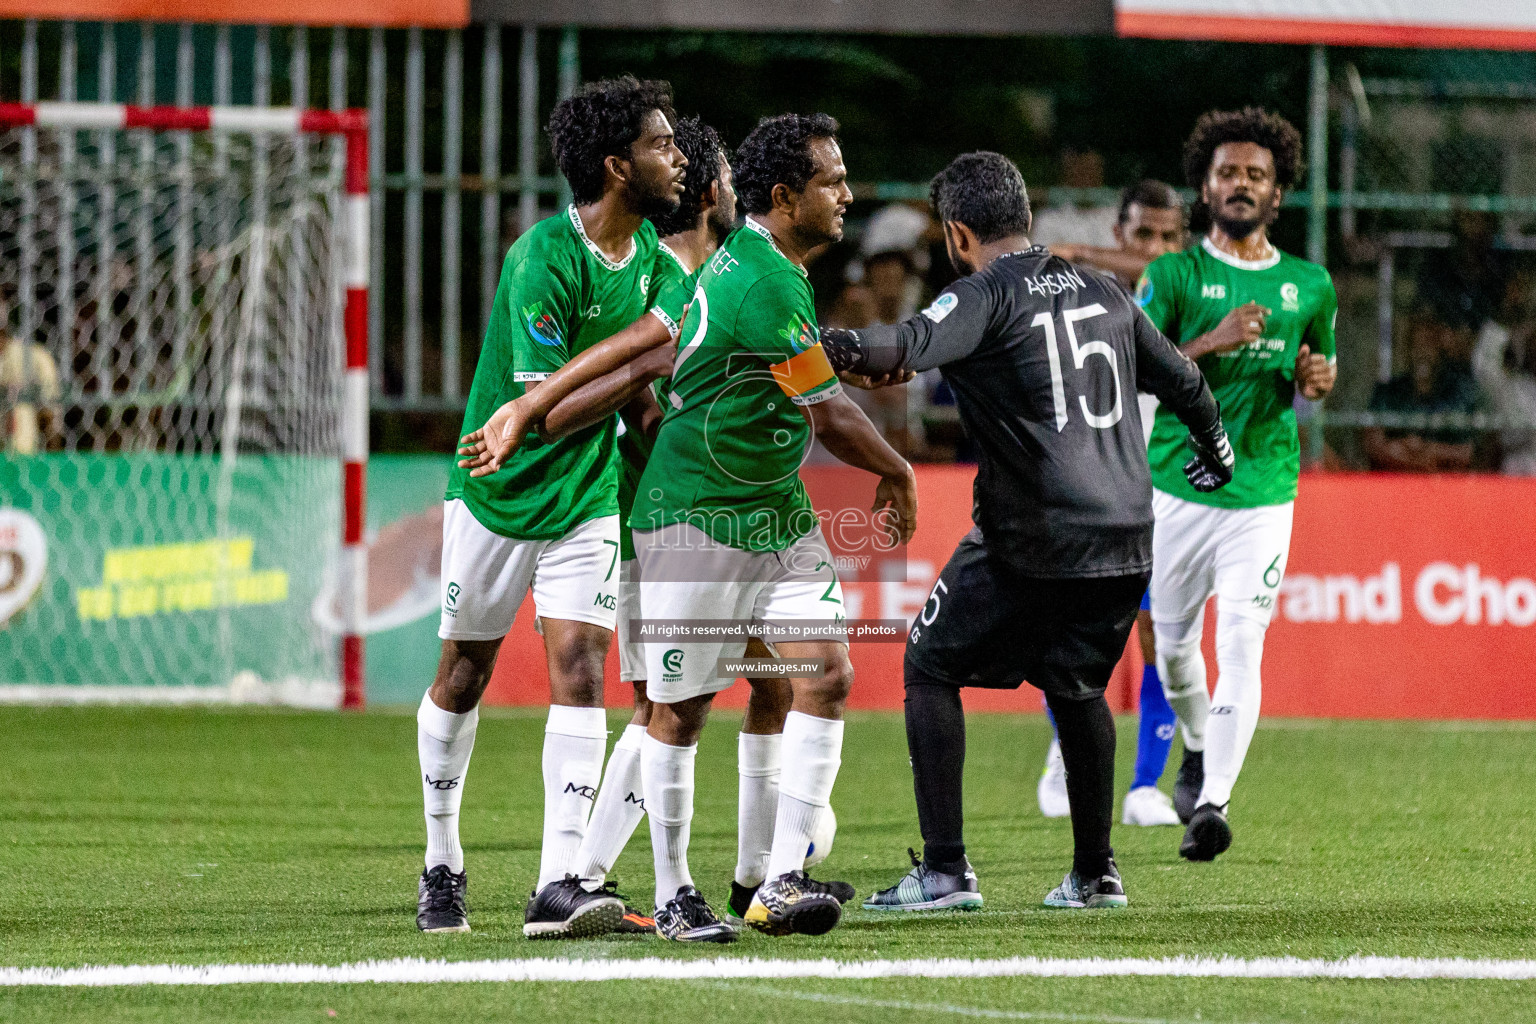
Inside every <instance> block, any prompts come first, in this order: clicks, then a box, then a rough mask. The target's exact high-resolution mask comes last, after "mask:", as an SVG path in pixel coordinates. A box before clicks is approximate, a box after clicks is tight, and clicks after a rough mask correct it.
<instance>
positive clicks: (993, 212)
mask: <svg viewBox="0 0 1536 1024" xmlns="http://www.w3.org/2000/svg"><path fill="white" fill-rule="evenodd" d="M928 198H929V201H930V202H932V203H933V212H934V213H935V214H937V215H938V218H939V220H941V221H953V222H954V223H957V224H964V225H965V226H966V227H968V228H970V229H971V230H972V231H974V232H976V239H977V241H979V242H981V243H982V244H983V245H986V244H987V243H989V242H996V241H998V240H999V239H1003V238H1008V237H1010V236H1013V235H1025V234H1028V233H1029V223H1030V219H1031V214H1030V210H1029V190H1028V189H1027V188H1025V187H1024V176H1023V175H1022V174H1020V173H1019V169H1018V167H1016V166H1015V165H1014V163H1013V161H1012V160H1009V159H1008V158H1007V157H1005V156H1003V155H1002V154H1001V153H991V152H988V151H986V150H981V151H979V152H975V153H962V154H961V155H959V156H957V157H955V158H954V159H953V160H951V161H950V162H949V166H948V167H945V168H944V169H943V170H942V171H940V172H939V173H938V174H936V175H934V176H933V181H932V183H930V184H929V186H928Z"/></svg>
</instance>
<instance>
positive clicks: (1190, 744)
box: [1157, 608, 1211, 750]
mask: <svg viewBox="0 0 1536 1024" xmlns="http://www.w3.org/2000/svg"><path fill="white" fill-rule="evenodd" d="M1200 614H1201V615H1202V616H1203V615H1204V614H1205V609H1203V608H1202V609H1201V610H1200ZM1199 623H1200V620H1198V619H1197V620H1196V624H1195V626H1194V627H1193V628H1179V627H1175V628H1172V629H1169V630H1167V631H1165V630H1164V629H1163V628H1162V627H1161V626H1160V627H1158V629H1157V674H1158V675H1159V676H1161V677H1162V680H1163V695H1164V696H1165V697H1167V698H1168V703H1169V704H1170V705H1171V706H1172V707H1173V713H1174V714H1176V715H1178V716H1179V729H1180V730H1181V731H1182V732H1183V733H1184V749H1185V750H1204V749H1205V727H1206V721H1207V719H1208V718H1209V717H1210V713H1211V694H1210V691H1209V690H1207V689H1206V685H1205V655H1204V654H1201V653H1200V628H1199Z"/></svg>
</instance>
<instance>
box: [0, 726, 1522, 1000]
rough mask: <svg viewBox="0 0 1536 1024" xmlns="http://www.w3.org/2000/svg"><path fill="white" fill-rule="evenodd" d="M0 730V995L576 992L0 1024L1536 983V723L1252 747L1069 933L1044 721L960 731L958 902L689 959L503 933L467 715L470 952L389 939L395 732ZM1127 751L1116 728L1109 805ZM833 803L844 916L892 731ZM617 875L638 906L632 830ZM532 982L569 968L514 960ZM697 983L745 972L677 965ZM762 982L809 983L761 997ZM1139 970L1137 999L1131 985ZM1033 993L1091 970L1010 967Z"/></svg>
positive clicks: (1176, 996)
mask: <svg viewBox="0 0 1536 1024" xmlns="http://www.w3.org/2000/svg"><path fill="white" fill-rule="evenodd" d="M0 721H3V722H4V725H3V727H0V738H3V742H4V748H5V769H4V771H3V773H0V776H3V778H4V780H5V784H4V786H3V787H0V818H3V820H4V821H5V824H6V829H5V834H4V836H3V837H0V866H3V872H0V876H3V879H4V886H3V889H0V968H3V969H9V968H38V967H55V968H74V967H81V966H85V965H103V964H116V965H159V964H178V965H228V964H256V965H274V964H299V965H341V964H356V963H360V962H363V961H381V960H385V961H387V960H393V959H396V958H424V959H425V960H426V961H428V964H426V965H425V966H424V967H423V966H421V965H417V967H416V968H415V969H416V970H417V971H418V973H419V972H420V971H422V970H426V971H427V972H428V973H431V972H434V971H435V972H437V973H442V969H441V968H439V967H438V966H437V965H436V964H435V963H434V962H435V961H439V960H445V959H446V960H449V961H512V962H514V963H511V964H507V963H503V964H501V966H499V967H496V968H495V970H496V971H499V972H500V973H499V974H497V975H496V976H499V977H506V976H518V975H519V974H528V973H532V974H534V975H535V976H537V977H551V976H552V977H569V978H571V979H572V980H570V981H567V982H549V981H505V982H460V983H442V984H404V983H398V984H394V983H377V982H376V981H360V982H354V983H335V982H316V983H306V984H287V983H271V982H268V983H243V984H221V985H196V986H193V985H174V986H166V985H137V986H111V987H55V986H43V985H34V984H15V985H9V986H7V987H3V988H0V1020H5V1021H51V1020H92V1021H104V1020H143V1021H162V1020H173V1019H174V1020H176V1021H178V1022H184V1021H202V1020H208V1021H230V1020H261V1021H284V1022H286V1021H317V1022H324V1021H330V1020H340V1021H345V1020H358V1021H395V1020H402V1021H403V1020H429V1019H430V1020H434V1021H436V1020H457V1019H464V1020H480V1019H497V1020H543V1019H550V1020H560V1021H569V1022H571V1024H576V1022H582V1021H596V1020H613V1021H626V1022H635V1024H640V1022H646V1021H658V1022H660V1021H668V1022H688V1024H693V1022H708V1021H757V1020H763V1021H778V1020H786V1019H798V1020H804V1021H811V1020H835V1021H845V1020H846V1021H881V1022H885V1024H891V1022H898V1021H916V1020H935V1021H965V1020H971V1019H982V1020H1029V1021H1106V1022H1145V1024H1152V1022H1173V1021H1179V1022H1184V1021H1201V1022H1271V1021H1359V1020H1373V1021H1448V1020H1468V1021H1474V1020H1476V1021H1484V1020H1498V1021H1500V1022H1501V1024H1505V1022H1512V1021H1524V1020H1533V1021H1536V981H1509V980H1447V979H1438V978H1437V979H1412V978H1394V979H1386V980H1384V979H1379V978H1343V979H1341V978H1322V977H1314V976H1309V975H1314V974H1316V973H1318V970H1320V969H1328V964H1327V963H1323V964H1322V965H1321V967H1319V966H1318V965H1319V962H1332V963H1334V964H1335V965H1336V964H1337V962H1338V961H1344V960H1347V959H1348V958H1351V957H1395V958H1410V959H1408V960H1405V961H1399V964H1400V965H1401V964H1406V965H1407V968H1406V969H1407V972H1408V973H1412V971H1413V969H1414V965H1415V964H1418V963H1420V962H1421V959H1422V958H1465V959H1467V960H1473V961H1494V962H1497V963H1492V964H1488V963H1484V964H1483V966H1482V967H1480V968H1479V970H1481V971H1484V972H1485V973H1486V972H1490V971H1491V972H1493V973H1497V972H1498V971H1500V970H1509V969H1513V970H1515V971H1516V972H1518V973H1523V974H1524V976H1525V977H1530V976H1531V973H1532V971H1531V965H1530V964H1526V965H1524V966H1521V965H1513V968H1511V965H1509V964H1508V962H1509V961H1529V960H1532V959H1533V958H1536V756H1533V755H1536V729H1533V728H1531V727H1530V725H1528V724H1524V723H1509V724H1486V725H1485V724H1479V723H1459V724H1457V723H1445V724H1436V723H1411V724H1410V723H1386V722H1380V723H1376V722H1303V721H1275V722H1264V723H1261V725H1260V729H1259V733H1258V736H1257V738H1256V739H1255V741H1254V745H1253V750H1252V753H1251V754H1250V755H1249V758H1248V763H1247V766H1246V768H1245V769H1244V773H1243V778H1242V780H1241V781H1240V783H1239V785H1238V790H1237V794H1236V799H1235V801H1234V805H1233V813H1232V822H1233V828H1234V831H1235V834H1236V840H1235V843H1234V845H1233V848H1232V850H1231V851H1230V852H1229V853H1227V854H1226V855H1224V856H1223V857H1221V858H1220V859H1219V860H1217V861H1216V862H1215V863H1213V864H1204V865H1193V864H1188V863H1185V862H1183V861H1182V860H1180V859H1179V857H1178V854H1177V846H1178V841H1179V837H1180V834H1181V833H1180V831H1179V830H1178V829H1173V828H1154V829H1144V828H1128V827H1124V826H1120V825H1118V824H1117V825H1116V827H1115V833H1114V843H1115V849H1116V855H1117V859H1118V861H1119V864H1120V868H1121V871H1122V873H1123V875H1124V877H1125V882H1126V890H1127V893H1128V895H1129V897H1130V901H1131V905H1130V907H1129V908H1128V909H1126V910H1121V911H1103V912H1071V911H1049V910H1045V909H1043V908H1042V907H1041V906H1040V899H1041V897H1043V896H1044V895H1045V893H1046V891H1047V890H1049V889H1050V888H1051V886H1053V885H1054V884H1056V883H1057V882H1059V881H1060V880H1061V876H1062V874H1063V873H1064V872H1065V871H1066V870H1067V868H1068V866H1069V863H1070V849H1071V833H1070V826H1069V825H1068V823H1067V822H1066V821H1065V820H1059V821H1047V820H1045V819H1043V818H1041V816H1040V814H1039V812H1038V810H1037V809H1036V806H1035V781H1036V778H1037V776H1038V773H1039V770H1040V765H1041V762H1042V758H1043V754H1044V750H1045V747H1046V743H1047V741H1048V738H1049V736H1048V726H1047V724H1046V722H1045V720H1044V719H1043V718H1042V717H1041V716H1037V715H1036V716H1006V715H977V716H973V717H972V718H971V720H970V729H969V763H968V768H967V778H966V794H967V801H968V814H967V841H968V845H969V849H970V854H971V859H972V861H973V863H974V864H975V866H976V868H977V871H978V873H979V875H980V878H981V886H982V892H983V894H984V895H985V897H986V905H985V907H984V908H982V909H981V910H979V911H976V912H973V913H960V914H952V915H949V916H937V917H915V916H914V917H905V916H886V915H877V914H873V913H868V912H865V911H862V910H858V909H856V904H850V906H849V908H848V912H847V913H846V914H845V917H844V919H843V924H842V925H841V926H840V927H839V928H838V929H837V930H836V931H835V932H833V933H832V934H831V935H828V936H825V937H822V938H804V937H794V938H789V939H777V940H775V939H769V938H766V937H763V936H759V935H755V934H753V935H748V936H747V937H745V938H744V939H743V940H742V941H741V942H738V943H736V944H735V945H733V946H726V947H708V948H703V949H700V948H682V947H678V946H675V945H670V944H665V943H662V942H660V941H658V940H656V939H654V938H636V937H617V936H614V937H609V938H604V939H598V940H592V941H585V942H571V943H534V942H529V941H526V940H525V939H523V937H522V934H521V924H522V916H521V915H522V908H523V904H524V902H525V900H526V898H527V895H528V890H529V888H530V887H531V885H532V881H533V877H534V874H535V869H536V862H537V859H538V854H539V832H540V825H541V810H540V807H541V795H540V786H539V783H538V776H539V770H540V769H539V763H540V747H541V742H542V727H543V715H542V712H537V713H536V712H496V711H488V712H487V713H486V714H485V716H484V717H483V718H482V721H481V724H480V729H479V733H478V737H477V740H476V746H475V755H474V761H473V763H472V765H471V769H470V773H469V778H468V780H467V783H466V794H465V801H464V818H463V836H464V843H465V848H466V851H467V858H468V870H469V876H470V890H469V906H470V912H471V913H470V920H471V924H472V926H473V928H474V931H473V932H472V933H471V934H469V935H442V936H423V935H420V934H418V933H417V932H416V930H415V927H414V921H413V917H414V912H415V893H416V875H417V874H418V873H419V872H420V869H421V852H422V846H423V834H422V825H421V804H420V792H419V788H418V784H417V781H416V780H417V766H416V744H415V728H416V727H415V719H414V717H413V716H412V715H410V714H392V713H388V712H375V713H369V714H364V715H334V714H304V713H288V712H278V711H266V710H252V711H246V710H161V709H68V708H63V709H26V708H6V709H4V710H3V712H0ZM621 722H622V719H621V718H614V719H613V720H612V722H611V724H612V726H613V727H614V728H618V727H619V726H620V723H621ZM735 724H736V717H735V713H733V712H723V711H722V712H718V713H717V714H716V715H715V718H714V720H713V722H712V723H711V725H710V726H709V727H708V728H707V729H706V730H705V733H704V737H703V740H702V742H701V746H700V753H699V761H698V765H699V772H698V778H699V788H698V795H697V807H696V814H695V819H694V826H693V838H692V847H691V860H692V863H693V870H694V876H695V880H696V882H697V883H698V885H699V887H700V888H701V889H702V890H703V891H704V893H705V894H706V895H707V896H708V897H709V898H710V899H711V901H712V902H714V903H715V905H716V906H717V907H722V906H723V901H724V897H725V895H726V893H727V890H728V882H729V877H730V871H731V867H732V865H733V863H734V860H735V827H736V824H735V823H736V818H735V800H736V773H735V765H734V762H735ZM1134 729H1135V721H1134V719H1133V718H1125V719H1122V720H1121V722H1120V758H1119V770H1120V773H1119V777H1120V778H1121V779H1122V780H1124V779H1128V778H1129V775H1128V772H1129V769H1130V760H1131V756H1132V754H1133V753H1134V749H1133V748H1134V743H1135V734H1134ZM610 738H611V737H610ZM1175 757H1177V753H1175ZM1167 785H1168V783H1167V782H1166V781H1165V787H1166V786H1167ZM1120 788H1121V789H1122V791H1123V785H1121V787H1120ZM833 803H834V806H835V807H836V810H837V813H838V819H839V831H838V835H837V841H836V845H835V847H834V849H833V852H832V855H831V857H830V858H829V860H828V861H827V862H826V864H825V865H823V866H822V868H821V869H820V871H819V872H818V873H819V874H820V875H823V876H826V877H838V878H844V879H847V880H849V881H851V882H853V883H854V884H855V885H856V886H857V887H858V890H859V895H860V898H862V897H863V896H865V895H867V894H868V893H869V892H870V891H872V890H874V889H876V888H883V887H885V886H887V885H891V884H893V883H894V882H895V881H896V880H897V878H899V877H900V875H901V874H902V873H903V872H904V871H905V870H906V867H907V861H906V853H905V851H906V848H907V847H908V846H916V845H919V840H918V834H917V825H916V817H915V812H914V809H913V803H912V794H911V775H910V771H909V769H908V767H907V754H906V743H905V738H904V732H903V728H902V723H901V719H900V717H899V716H897V715H889V714H860V715H855V716H852V717H851V718H850V721H849V727H848V731H847V740H846V745H845V747H844V751H843V766H842V771H841V774H840V775H839V778H838V783H837V790H836V793H835V795H834V798H833ZM1116 820H1117V821H1118V808H1117V818H1116ZM615 875H616V876H617V878H618V879H619V882H620V885H621V889H622V890H623V891H625V892H627V893H628V894H629V895H630V897H631V900H632V902H634V903H636V904H645V905H648V900H649V898H650V892H651V877H652V876H651V867H650V843H649V839H648V837H647V833H646V830H645V825H644V824H642V826H641V828H640V830H639V831H638V832H637V833H636V836H635V839H634V840H633V841H632V842H631V844H630V848H629V850H627V851H626V853H625V855H624V857H623V858H622V859H621V860H620V862H619V865H618V868H617V870H616V872H615ZM561 957H567V958H571V959H572V960H574V961H577V962H574V963H553V964H551V963H543V964H535V965H529V964H527V963H517V962H526V961H530V960H547V959H548V958H561ZM714 957H725V958H730V959H731V960H732V961H739V960H751V961H754V962H755V963H754V964H749V965H742V964H737V969H736V970H735V971H729V970H725V969H718V968H716V967H715V966H713V965H709V964H705V963H702V961H706V960H710V959H712V958H714ZM1028 957H1035V958H1042V959H1041V961H1039V962H1037V963H1036V965H1035V966H1033V967H1031V966H1028V963H1030V962H1024V961H1019V962H1020V963H1025V964H1026V966H1024V967H1021V968H1020V970H1022V971H1025V972H1026V974H1025V975H1024V976H1006V977H970V976H963V974H964V970H965V968H964V966H963V965H960V966H958V967H957V966H955V965H946V964H935V963H933V961H949V960H956V959H958V960H970V959H973V958H974V959H979V960H987V961H994V962H996V961H1000V960H1005V959H1007V958H1028ZM1177 957H1186V958H1222V957H1227V958H1235V961H1236V962H1235V963H1229V964H1228V967H1227V968H1226V969H1227V970H1228V973H1230V974H1234V975H1239V976H1232V977H1209V976H1206V977H1183V976H1168V968H1167V967H1166V965H1165V966H1162V967H1157V966H1156V965H1158V964H1162V962H1163V961H1165V960H1167V959H1168V958H1177ZM1092 958H1100V960H1106V959H1107V960H1111V961H1119V964H1118V965H1116V964H1107V965H1106V964H1103V963H1099V964H1097V965H1093V964H1089V963H1088V962H1089V961H1090V960H1091V959H1092ZM1260 958H1296V959H1295V960H1273V961H1270V960H1267V959H1266V960H1265V961H1264V962H1269V963H1272V964H1279V965H1281V968H1283V969H1284V970H1287V971H1291V972H1293V973H1298V974H1300V975H1302V976H1300V977H1295V978H1286V979H1279V978H1272V977H1271V978H1265V977H1244V976H1240V975H1243V974H1245V973H1253V972H1254V971H1255V970H1257V966H1258V965H1259V964H1260ZM629 960H634V961H637V962H636V963H635V964H633V965H629V964H628V963H627V961H629ZM785 960H797V961H800V963H799V964H798V965H789V966H791V967H795V968H796V969H797V970H798V971H799V973H809V974H813V975H820V976H815V977H791V976H784V977H773V976H772V974H773V973H774V963H773V962H772V961H785ZM823 960H830V961H842V962H857V963H858V964H860V965H861V966H860V967H858V968H857V969H858V970H862V971H866V972H869V973H873V974H879V973H882V972H885V973H889V972H890V970H892V969H894V968H892V966H891V962H893V961H902V962H905V964H904V965H903V966H900V968H899V969H900V970H903V971H908V972H912V971H916V972H919V973H928V974H937V975H941V976H935V977H921V976H894V977H879V976H873V977H868V976H867V977H863V978H848V977H831V976H828V975H832V974H836V973H837V972H838V970H839V968H838V967H837V965H836V964H835V963H816V962H813V961H818V962H819V961H823ZM761 961H770V962H769V963H767V964H763V963H761ZM616 962H617V963H616ZM1049 962H1059V963H1058V964H1057V966H1055V967H1051V966H1050V963H1049ZM1149 962H1150V963H1151V964H1153V966H1154V968H1155V969H1156V970H1157V971H1159V972H1160V973H1157V974H1151V975H1148V974H1146V973H1145V971H1146V970H1147V969H1148V963H1149ZM1200 962H1201V963H1204V964H1206V970H1207V971H1209V970H1210V969H1211V967H1210V962H1209V960H1202V961H1200ZM690 964H691V965H692V967H693V970H692V973H694V974H697V975H702V976H701V977H693V978H690V979H688V980H582V979H591V978H595V977H598V976H600V975H601V974H602V973H603V972H604V971H608V972H610V973H614V972H617V973H624V971H625V970H626V969H631V968H632V969H633V970H641V971H648V972H651V976H652V977H653V978H658V977H659V978H663V979H664V978H666V977H668V975H669V972H671V973H676V972H682V971H686V970H688V969H689V966H690ZM1309 964H1310V965H1311V966H1308V965H1309ZM871 965H872V966H871ZM1041 965H1044V966H1041ZM1074 965H1075V966H1074ZM481 966H482V967H485V965H483V964H482V965H481ZM409 968H410V965H395V966H390V965H382V966H378V967H376V968H374V969H373V970H374V971H375V974H378V975H380V976H393V975H390V972H392V971H403V970H406V969H409ZM487 969H488V968H487ZM1042 971H1044V972H1045V973H1054V974H1062V973H1063V972H1072V971H1075V972H1077V973H1080V974H1081V973H1087V974H1091V975H1094V976H1048V977H1039V976H1032V974H1031V973H1030V972H1033V973H1041V972H1042ZM1136 971H1141V972H1143V973H1140V974H1138V973H1132V972H1136ZM632 972H633V971H632ZM733 973H734V974H737V975H740V974H749V975H756V976H749V977H740V976H737V977H731V976H729V975H731V974H733ZM779 973H792V972H790V971H787V970H784V969H780V971H779ZM984 973H985V972H984ZM1261 973H1262V972H1261ZM1271 973H1273V972H1271ZM1346 973H1347V972H1346ZM1356 973H1362V972H1360V971H1357V972H1356ZM1367 973H1368V972H1367ZM36 977H38V975H36V974H19V973H17V972H14V971H12V972H8V974H3V975H0V978H8V980H10V981H16V980H28V979H35V978H36Z"/></svg>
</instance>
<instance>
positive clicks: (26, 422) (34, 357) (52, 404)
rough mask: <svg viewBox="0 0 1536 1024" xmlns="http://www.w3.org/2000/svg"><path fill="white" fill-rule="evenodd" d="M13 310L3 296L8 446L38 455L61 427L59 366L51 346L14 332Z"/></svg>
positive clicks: (2, 386)
mask: <svg viewBox="0 0 1536 1024" xmlns="http://www.w3.org/2000/svg"><path fill="white" fill-rule="evenodd" d="M10 328H11V311H10V307H9V306H8V305H7V304H6V303H5V301H4V300H0V332H3V333H0V413H3V420H4V428H3V429H4V431H5V449H6V451H8V452H11V453H13V454H15V455H36V454H38V453H39V452H41V451H43V450H45V449H46V448H47V445H48V437H49V435H50V434H51V433H53V432H55V431H57V430H58V427H59V405H58V403H59V368H58V365H57V364H56V363H55V362H54V361H53V356H51V355H49V354H48V350H47V349H45V348H44V347H43V346H41V345H39V344H37V343H36V342H31V341H23V340H22V339H21V338H18V337H16V336H15V335H13V334H12V333H11V329H10Z"/></svg>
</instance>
